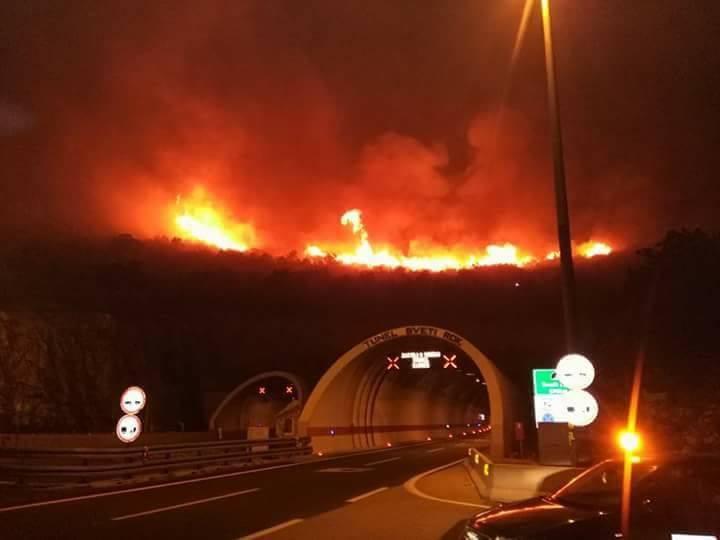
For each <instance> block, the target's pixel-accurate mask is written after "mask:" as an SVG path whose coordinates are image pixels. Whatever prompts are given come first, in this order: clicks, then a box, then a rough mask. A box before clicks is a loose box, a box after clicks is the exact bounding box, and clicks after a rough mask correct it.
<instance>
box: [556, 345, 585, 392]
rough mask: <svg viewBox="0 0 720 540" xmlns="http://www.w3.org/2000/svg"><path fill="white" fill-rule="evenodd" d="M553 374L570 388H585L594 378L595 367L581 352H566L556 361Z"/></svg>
mask: <svg viewBox="0 0 720 540" xmlns="http://www.w3.org/2000/svg"><path fill="white" fill-rule="evenodd" d="M555 374H556V375H555V376H556V378H557V380H558V381H560V382H561V383H562V384H563V385H565V386H566V387H568V388H569V389H570V390H585V389H586V388H587V387H588V386H590V385H591V384H592V382H593V381H594V380H595V367H594V366H593V365H592V362H590V360H588V359H587V358H586V357H584V356H583V355H581V354H568V355H566V356H563V357H562V358H561V359H560V361H559V362H558V363H557V367H556V368H555Z"/></svg>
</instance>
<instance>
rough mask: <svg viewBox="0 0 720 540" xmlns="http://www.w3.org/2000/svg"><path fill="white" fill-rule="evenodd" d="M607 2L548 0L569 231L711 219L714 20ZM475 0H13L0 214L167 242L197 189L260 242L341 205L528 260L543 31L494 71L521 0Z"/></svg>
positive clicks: (615, 239) (330, 215)
mask: <svg viewBox="0 0 720 540" xmlns="http://www.w3.org/2000/svg"><path fill="white" fill-rule="evenodd" d="M613 3H614V2H607V1H605V0H592V1H590V0H588V2H584V3H583V9H582V10H581V9H579V7H578V6H575V5H574V3H572V2H568V3H562V2H558V3H557V7H556V21H555V25H556V27H557V28H558V33H557V36H556V39H557V41H558V45H559V47H558V66H559V70H560V89H561V92H562V93H561V99H562V113H563V122H564V124H563V125H564V128H565V139H566V155H567V163H568V166H567V168H568V183H569V191H570V198H571V205H572V218H573V226H574V236H575V239H576V241H577V242H582V241H584V240H587V239H589V238H596V239H601V240H607V241H610V242H612V243H613V244H615V245H618V246H625V247H631V246H633V245H636V244H640V243H646V242H651V241H654V240H655V239H656V238H657V237H659V236H660V235H661V234H662V233H663V232H664V230H666V229H667V228H669V227H677V226H696V225H702V226H706V227H715V226H717V219H718V218H717V217H716V212H715V211H714V210H713V208H715V207H716V204H715V202H716V201H715V202H713V201H712V199H713V198H716V197H717V195H716V194H717V189H716V188H714V187H712V188H711V186H712V182H714V174H715V171H716V170H717V165H718V163H717V162H718V157H717V152H716V151H712V150H711V148H712V144H711V142H712V141H713V140H714V141H715V142H717V140H718V135H720V127H718V125H717V124H713V123H711V122H710V121H709V120H708V118H709V117H711V116H712V115H711V112H712V111H715V112H718V109H719V108H720V103H719V102H718V99H717V96H718V95H720V92H718V91H717V90H718V86H719V85H718V82H719V81H718V75H717V73H720V69H718V68H719V67H720V60H718V54H717V52H715V51H717V50H718V48H716V47H711V46H710V44H711V42H712V40H713V39H714V38H713V37H712V35H713V34H714V32H713V29H712V25H711V24H709V23H708V22H707V20H708V17H707V14H703V13H701V12H700V10H699V8H698V9H695V8H692V7H690V6H688V7H685V8H683V11H682V13H680V14H677V18H675V19H674V25H673V30H672V31H670V32H668V31H667V29H666V28H665V22H664V21H666V20H667V17H669V16H671V15H673V14H674V10H675V8H674V7H672V6H673V5H674V6H677V4H674V3H672V2H668V3H667V5H665V3H663V2H658V3H657V4H658V5H657V6H656V5H655V4H656V3H652V4H653V5H652V6H650V5H648V7H647V13H646V12H645V11H643V8H642V7H639V6H633V7H628V6H626V3H624V2H618V4H617V5H618V8H617V9H615V10H613V9H611V8H610V7H608V4H613ZM8 4H10V3H8ZM486 4H491V3H478V2H474V1H470V0H463V1H458V2H452V3H447V2H423V3H417V2H414V1H410V0H408V1H398V2H385V1H380V0H377V1H375V0H371V1H367V0H363V1H351V0H347V1H344V2H336V1H330V0H327V1H324V0H313V1H309V2H295V1H291V0H288V1H274V2H265V1H261V0H242V1H230V0H209V1H207V2H202V3H198V2H192V1H177V0H174V1H172V2H170V1H157V2H152V3H147V2H134V1H130V2H128V1H123V2H119V1H118V2H103V3H102V4H98V3H97V2H96V1H94V0H78V1H76V2H72V3H71V4H53V3H46V2H40V1H39V0H37V1H36V0H29V1H28V2H23V3H16V4H13V5H5V6H3V7H2V8H0V16H1V17H2V20H3V22H2V23H0V24H2V25H3V27H4V28H2V29H1V30H2V32H3V34H4V35H7V36H8V41H9V43H10V44H11V46H10V47H5V48H3V49H2V52H1V53H0V63H2V65H3V66H6V67H7V69H5V68H4V71H5V77H6V80H5V84H4V85H3V88H4V90H2V91H0V102H2V103H7V104H10V103H12V104H13V105H12V106H10V105H2V106H1V107H0V132H2V135H3V139H2V148H0V158H2V162H3V163H5V164H6V166H5V170H4V172H3V176H4V182H3V184H4V186H3V187H2V188H1V191H0V196H1V197H0V211H1V213H2V215H1V216H0V226H5V227H14V228H28V229H32V228H43V227H48V226H52V227H53V228H56V229H61V230H63V229H67V230H74V231H82V232H86V233H91V234H95V233H97V234H108V233H116V232H131V233H133V234H137V235H141V236H160V235H167V234H171V232H172V231H171V229H170V227H169V224H170V223H171V215H170V214H171V212H172V209H173V204H174V203H175V201H176V200H177V197H178V196H181V197H187V196H189V195H190V194H192V193H193V191H194V190H195V189H196V188H198V187H202V188H203V189H204V191H205V193H206V194H207V196H208V197H210V198H211V199H212V200H213V201H215V202H216V203H218V204H220V205H221V206H222V207H223V209H224V210H225V211H226V212H227V213H228V214H230V215H231V216H232V217H233V218H234V219H235V220H237V221H238V222H243V223H248V224H251V225H252V226H253V227H254V229H255V233H256V237H257V244H258V246H259V247H261V248H262V249H265V250H267V251H269V252H271V253H277V254H279V253H287V252H289V251H292V250H302V249H303V248H304V246H305V245H307V244H308V243H313V242H323V241H337V240H342V239H347V238H348V235H349V234H350V233H349V231H348V230H346V229H345V228H343V227H341V226H340V223H339V216H340V215H341V214H342V213H343V212H344V211H345V210H347V209H349V208H360V209H362V210H363V217H364V220H365V224H366V226H367V229H368V231H369V233H370V235H371V238H372V240H373V242H374V243H377V244H391V245H393V246H396V247H397V248H398V249H400V250H403V251H405V252H408V253H410V252H413V251H420V252H422V251H423V249H425V248H428V247H432V246H462V247H467V248H470V249H473V248H475V249H476V248H477V247H478V246H484V245H486V244H488V243H492V242H494V243H498V242H514V243H518V244H520V245H523V246H528V247H529V248H531V249H533V250H537V251H539V252H543V251H544V250H547V249H549V248H551V247H552V246H553V245H554V241H553V238H554V231H555V230H554V199H553V194H552V168H551V160H550V157H549V151H550V143H549V140H548V136H547V131H548V130H547V118H546V112H545V99H546V98H545V93H544V86H543V85H544V79H543V77H544V73H543V70H542V65H543V64H542V61H543V60H542V50H541V35H540V28H539V24H538V21H537V17H535V18H534V19H533V20H532V21H531V23H530V27H529V30H528V35H527V36H526V39H525V46H524V49H523V50H522V51H521V53H520V55H519V57H518V61H517V63H516V64H515V65H514V66H510V64H509V62H510V56H511V51H512V47H513V43H514V40H515V31H516V29H517V25H518V24H519V21H520V15H521V11H522V5H521V4H522V3H517V4H518V5H514V4H515V3H507V4H508V5H505V4H506V3H497V5H495V3H492V4H493V5H486ZM500 4H503V5H500ZM510 4H512V5H510ZM706 7H707V6H706ZM708 9H714V8H708ZM628 10H631V11H632V12H633V14H635V15H636V16H637V17H627V16H626V15H627V13H625V15H619V14H618V13H617V12H618V11H619V12H627V11H628ZM591 20H592V24H591ZM640 20H642V21H643V24H642V25H641V26H640V30H638V31H639V32H640V34H641V35H642V37H643V40H637V41H636V40H634V38H633V36H636V35H637V34H636V30H637V28H636V27H637V26H638V24H639V23H638V21H640ZM678 72H680V73H682V75H683V80H682V81H678V79H677V73H678ZM508 89H509V90H508ZM506 90H507V91H506ZM715 117H716V118H717V116H715ZM708 190H711V191H710V192H711V193H712V195H710V196H708ZM679 193H680V195H679Z"/></svg>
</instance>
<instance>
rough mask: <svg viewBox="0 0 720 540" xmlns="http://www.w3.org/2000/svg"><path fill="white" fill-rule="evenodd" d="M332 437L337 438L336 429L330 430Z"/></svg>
mask: <svg viewBox="0 0 720 540" xmlns="http://www.w3.org/2000/svg"><path fill="white" fill-rule="evenodd" d="M330 435H331V436H333V437H334V436H335V429H334V428H330Z"/></svg>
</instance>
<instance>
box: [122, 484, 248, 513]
mask: <svg viewBox="0 0 720 540" xmlns="http://www.w3.org/2000/svg"><path fill="white" fill-rule="evenodd" d="M256 491H260V488H252V489H243V490H242V491H233V492H232V493H226V494H224V495H217V496H215V497H208V498H206V499H197V500H195V501H188V502H186V503H180V504H173V505H172V506H163V507H161V508H154V509H152V510H146V511H144V512H136V513H134V514H126V515H124V516H118V517H114V518H112V520H113V521H123V520H124V519H132V518H136V517H142V516H149V515H152V514H159V513H160V512H169V511H170V510H177V509H178V508H186V507H188V506H195V505H196V504H205V503H209V502H212V501H219V500H221V499H229V498H230V497H237V496H239V495H245V494H246V493H255V492H256Z"/></svg>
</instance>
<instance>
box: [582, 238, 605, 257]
mask: <svg viewBox="0 0 720 540" xmlns="http://www.w3.org/2000/svg"><path fill="white" fill-rule="evenodd" d="M577 251H578V253H579V254H580V255H581V256H582V257H586V258H588V259H589V258H591V257H597V256H598V255H610V254H611V253H612V248H611V247H610V246H609V245H607V244H605V243H604V242H585V243H584V244H580V245H579V246H578V248H577Z"/></svg>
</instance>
